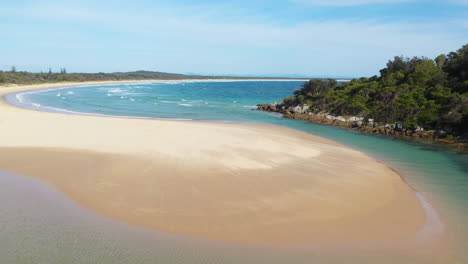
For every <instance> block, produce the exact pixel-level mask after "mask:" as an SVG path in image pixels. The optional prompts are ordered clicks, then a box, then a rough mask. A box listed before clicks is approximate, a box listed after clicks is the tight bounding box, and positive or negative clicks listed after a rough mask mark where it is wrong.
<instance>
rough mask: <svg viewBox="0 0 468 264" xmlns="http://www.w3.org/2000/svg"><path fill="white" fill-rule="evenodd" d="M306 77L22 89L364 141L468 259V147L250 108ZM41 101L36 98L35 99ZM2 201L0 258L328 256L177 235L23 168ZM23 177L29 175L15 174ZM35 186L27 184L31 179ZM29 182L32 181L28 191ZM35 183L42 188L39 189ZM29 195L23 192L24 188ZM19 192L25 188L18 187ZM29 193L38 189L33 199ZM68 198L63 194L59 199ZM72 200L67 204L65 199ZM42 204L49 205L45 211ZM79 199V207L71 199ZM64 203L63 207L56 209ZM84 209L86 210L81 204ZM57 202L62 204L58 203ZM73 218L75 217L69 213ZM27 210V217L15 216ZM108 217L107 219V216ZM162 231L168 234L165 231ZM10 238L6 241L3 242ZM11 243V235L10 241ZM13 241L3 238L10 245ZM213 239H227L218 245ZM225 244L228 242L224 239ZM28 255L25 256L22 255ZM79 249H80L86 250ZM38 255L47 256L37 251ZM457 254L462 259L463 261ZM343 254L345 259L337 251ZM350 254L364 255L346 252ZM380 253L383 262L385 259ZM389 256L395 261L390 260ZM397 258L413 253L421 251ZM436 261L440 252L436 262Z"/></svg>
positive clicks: (79, 107) (64, 99) (49, 100)
mask: <svg viewBox="0 0 468 264" xmlns="http://www.w3.org/2000/svg"><path fill="white" fill-rule="evenodd" d="M300 84H301V82H296V81H287V82H265V81H262V82H240V81H239V82H188V83H180V82H170V83H150V84H141V83H140V84H119V85H107V86H98V87H92V86H89V87H75V88H67V89H62V90H50V91H43V92H39V93H36V92H35V93H27V94H23V95H20V96H16V98H12V99H16V100H17V101H18V102H17V103H20V104H22V105H23V106H27V107H31V108H36V106H37V104H40V105H41V109H43V110H49V111H76V112H85V113H98V114H106V115H119V116H137V117H155V118H176V119H191V120H211V121H234V122H262V123H270V124H276V125H281V126H287V127H291V128H294V129H299V130H303V131H307V132H310V133H313V134H316V135H319V136H323V137H326V138H329V139H332V140H335V141H338V142H340V143H342V144H345V145H348V146H350V147H353V148H355V149H359V150H361V151H363V152H366V153H368V154H369V155H371V156H373V157H375V158H377V159H379V160H381V161H383V162H385V163H386V164H388V165H390V166H391V167H393V168H395V169H397V170H398V171H400V172H401V173H402V174H403V175H404V176H405V177H406V179H407V181H408V182H409V183H410V184H411V185H412V186H413V187H415V188H416V189H418V190H419V191H421V192H422V193H423V194H424V195H425V197H426V198H428V199H429V200H430V201H431V203H432V204H433V205H434V206H435V207H436V208H437V210H438V211H439V212H440V214H441V215H442V216H444V217H443V219H444V220H445V221H446V222H447V225H446V226H447V232H448V233H449V235H450V237H451V239H452V240H453V241H454V246H453V247H454V248H453V250H454V252H455V254H456V255H457V258H456V259H455V260H454V263H468V253H467V250H466V249H468V224H467V223H468V155H467V154H466V153H460V152H458V151H456V150H449V149H446V148H442V147H439V146H436V145H428V144H418V143H416V142H412V141H403V140H399V139H393V138H389V137H381V136H373V135H364V134H361V133H359V132H356V131H348V130H344V129H340V128H336V127H330V126H323V125H316V124H311V123H306V122H302V121H298V120H287V119H283V118H281V117H280V116H279V115H276V114H270V113H263V112H258V111H252V110H251V109H252V108H253V107H254V106H255V105H256V104H259V103H267V102H274V101H278V100H280V99H281V98H284V97H286V96H288V95H290V94H291V93H292V92H293V91H294V90H295V89H298V88H299V87H300ZM33 104H34V105H33ZM0 180H2V181H3V182H0V186H4V188H6V187H5V186H15V188H16V189H15V188H8V192H4V191H3V190H1V191H0V198H1V199H2V200H3V201H8V200H10V201H12V203H13V201H22V202H20V203H18V202H17V203H15V205H14V206H12V204H10V205H8V204H9V203H7V205H5V203H4V204H3V205H1V207H0V243H3V245H2V244H0V260H3V261H0V262H1V263H3V262H5V261H7V260H8V261H7V262H5V263H63V262H67V263H91V262H92V263H165V262H166V263H197V262H199V263H260V262H261V263H287V262H288V263H310V261H311V260H313V261H314V263H329V261H330V263H331V262H333V261H334V260H331V259H330V258H324V257H319V256H318V255H315V254H313V253H310V254H290V253H287V252H281V251H276V250H275V251H274V252H272V251H269V250H264V249H252V248H236V249H232V248H230V249H229V250H228V249H225V248H224V247H222V246H216V245H209V244H206V243H200V241H197V242H194V241H187V240H183V241H180V240H179V239H178V238H176V237H171V236H168V235H163V234H159V235H157V236H155V235H154V234H153V233H155V232H154V231H148V230H143V229H139V228H135V227H129V226H125V225H122V224H118V223H115V222H113V221H111V220H108V219H104V218H100V217H98V216H95V215H94V214H92V213H89V212H84V211H85V210H84V209H79V207H78V206H75V207H76V208H74V207H73V206H71V205H68V204H69V203H70V202H69V201H62V202H57V201H56V200H60V199H53V197H52V196H54V195H58V194H50V192H47V191H45V190H43V189H44V188H46V187H40V188H37V186H36V188H32V187H28V186H30V185H40V184H39V183H30V182H29V181H28V182H29V183H26V182H27V181H25V180H21V177H12V175H10V174H7V173H3V174H2V175H0ZM16 181H24V182H22V183H21V184H16ZM28 188H29V189H28ZM28 190H29V191H28ZM31 190H34V192H36V194H35V195H32V193H34V192H33V191H31ZM41 190H42V191H41ZM25 195H26V196H27V197H30V198H31V201H29V202H28V200H27V199H26V202H25V201H24V200H25V199H20V198H19V197H21V196H23V198H24V197H25ZM17 196H18V197H17ZM32 197H40V199H38V198H34V200H33V199H32ZM60 203H61V204H60ZM65 204H67V205H65ZM38 206H42V207H44V208H43V210H42V211H41V212H56V213H52V214H48V213H46V214H40V213H37V212H38V209H37V208H38ZM71 207H73V210H72V209H70V208H71ZM54 208H59V209H60V210H54ZM80 210H81V211H83V212H81V211H80ZM59 212H60V213H59ZM70 218H72V219H75V220H74V221H68V220H69V219H70ZM18 219H20V221H18ZM108 222H109V223H108ZM162 239H164V241H162ZM6 242H7V243H6ZM5 243H6V244H5ZM5 245H6V246H5ZM213 247H220V248H217V249H216V250H213ZM221 248H222V249H221ZM20 253H21V254H20ZM18 255H21V256H22V257H18ZM80 258H82V259H80ZM33 260H41V261H33ZM457 261H458V262H457ZM337 262H338V263H343V262H342V261H337ZM347 263H361V261H359V260H356V261H355V262H353V261H351V260H348V261H347ZM374 263H384V262H383V261H382V260H379V261H378V262H374ZM390 263H392V262H390ZM399 263H416V262H415V261H414V260H408V262H403V261H399ZM434 263H437V262H434Z"/></svg>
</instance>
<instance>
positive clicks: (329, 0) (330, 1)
mask: <svg viewBox="0 0 468 264" xmlns="http://www.w3.org/2000/svg"><path fill="white" fill-rule="evenodd" d="M410 1H411V0H292V2H295V3H301V4H308V5H317V6H335V7H338V6H360V5H370V4H395V3H402V2H410ZM413 1H414V0H413Z"/></svg>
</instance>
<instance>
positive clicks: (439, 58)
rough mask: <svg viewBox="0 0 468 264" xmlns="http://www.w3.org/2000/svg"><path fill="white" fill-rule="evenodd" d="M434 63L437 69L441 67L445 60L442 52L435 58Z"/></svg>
mask: <svg viewBox="0 0 468 264" xmlns="http://www.w3.org/2000/svg"><path fill="white" fill-rule="evenodd" d="M434 61H435V63H436V65H437V67H439V69H442V68H443V67H444V66H445V63H446V62H447V57H446V56H445V55H444V54H441V55H439V56H437V58H435V60H434Z"/></svg>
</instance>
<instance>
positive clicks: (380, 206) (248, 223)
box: [0, 84, 427, 248]
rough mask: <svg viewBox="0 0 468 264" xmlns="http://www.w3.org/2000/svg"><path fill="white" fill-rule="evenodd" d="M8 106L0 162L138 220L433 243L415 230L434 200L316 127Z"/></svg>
mask: <svg viewBox="0 0 468 264" xmlns="http://www.w3.org/2000/svg"><path fill="white" fill-rule="evenodd" d="M48 86H50V85H48ZM48 86H45V85H39V86H28V87H11V88H0V95H1V96H3V95H5V94H7V93H12V92H17V91H22V90H30V89H40V88H45V87H48ZM60 86H63V84H60ZM0 113H1V117H0V131H2V135H1V137H0V156H1V159H0V169H2V170H8V171H11V172H14V173H18V174H22V175H28V176H31V177H37V178H39V179H41V180H43V181H45V182H47V183H49V184H50V185H52V186H54V187H55V188H56V189H57V190H59V191H61V192H63V193H64V194H65V195H67V196H68V197H70V198H71V199H73V200H75V201H76V202H78V203H79V204H81V205H82V206H85V207H87V208H89V209H92V210H93V211H95V212H97V213H99V214H102V215H104V216H108V217H111V218H114V219H117V220H121V221H124V222H126V223H129V224H133V225H139V226H144V227H148V228H154V229H157V230H160V231H163V232H170V233H175V234H180V235H185V236H192V237H197V238H202V239H209V240H218V241H226V242H234V243H241V244H252V245H260V246H275V247H315V248H320V247H334V246H337V245H340V246H345V247H346V246H350V245H353V246H356V247H360V246H363V247H366V246H369V247H379V245H383V246H387V245H393V244H395V245H405V247H406V246H408V244H405V243H407V242H408V241H409V242H411V245H413V244H414V245H416V244H417V243H419V242H424V241H415V237H417V234H418V232H420V230H422V229H423V228H424V226H425V224H426V223H427V217H426V210H424V208H423V206H422V205H421V202H420V200H419V199H418V197H417V196H416V193H415V192H414V191H413V190H412V189H411V188H410V187H409V186H408V185H406V184H405V183H404V181H402V179H401V178H400V176H399V175H398V174H397V173H396V172H394V171H393V170H391V169H390V168H388V167H386V166H385V165H383V164H381V163H379V162H377V161H375V160H373V159H372V158H370V157H368V156H366V155H364V154H363V153H360V152H358V151H355V150H352V149H349V148H347V147H344V146H342V145H339V144H337V143H335V142H332V141H330V140H327V139H324V138H321V137H317V136H314V135H311V134H308V133H304V132H300V131H296V130H292V129H289V128H284V127H278V126H272V125H259V124H220V123H216V124H214V123H198V122H180V121H177V122H176V121H163V120H140V119H123V118H109V117H96V116H79V115H66V114H59V113H49V112H41V111H32V110H27V109H21V108H18V107H15V106H12V105H9V104H8V103H6V102H5V101H1V102H0ZM424 240H427V238H425V239H424Z"/></svg>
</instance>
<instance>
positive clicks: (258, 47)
mask: <svg viewBox="0 0 468 264" xmlns="http://www.w3.org/2000/svg"><path fill="white" fill-rule="evenodd" d="M0 32H1V36H2V37H1V39H2V41H0V49H1V53H0V54H1V56H0V69H2V70H8V69H10V67H11V66H13V65H14V66H16V67H17V68H18V70H28V71H36V72H38V71H41V70H43V71H47V70H48V69H49V67H51V68H53V69H54V70H55V71H58V70H59V69H60V68H62V67H65V68H67V70H68V71H69V72H114V71H132V70H140V69H144V70H154V71H165V72H177V73H188V72H191V73H199V74H214V75H225V74H226V75H231V74H232V75H291V74H297V75H306V76H315V77H324V76H334V77H339V76H340V77H359V76H370V75H374V74H378V70H379V69H381V68H383V67H384V66H385V63H386V62H387V61H388V59H390V58H392V57H393V56H395V55H405V56H427V57H430V58H433V57H435V56H437V55H439V54H442V53H448V52H450V51H454V50H456V49H458V48H460V47H461V46H462V45H463V44H468V0H441V1H430V0H283V1H280V0H270V1H266V0H258V1H255V0H250V1H247V0H238V1H214V0H198V1H189V0H185V1H169V0H160V1H155V0H151V1H150V0H133V1H127V0H114V1H107V0H101V1H89V0H83V1H67V0H60V1H54V0H41V1H33V0H15V1H2V3H1V5H0Z"/></svg>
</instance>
